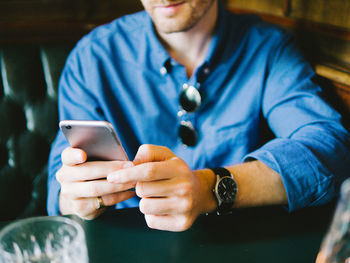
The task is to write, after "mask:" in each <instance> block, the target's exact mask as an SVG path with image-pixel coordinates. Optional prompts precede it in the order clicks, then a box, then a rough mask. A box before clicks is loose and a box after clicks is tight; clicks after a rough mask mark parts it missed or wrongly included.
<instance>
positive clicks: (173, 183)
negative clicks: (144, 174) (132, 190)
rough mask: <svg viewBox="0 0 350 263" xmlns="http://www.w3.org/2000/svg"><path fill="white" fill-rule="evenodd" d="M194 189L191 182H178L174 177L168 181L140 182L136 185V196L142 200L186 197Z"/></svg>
mask: <svg viewBox="0 0 350 263" xmlns="http://www.w3.org/2000/svg"><path fill="white" fill-rule="evenodd" d="M192 188H193V186H192V185H191V182H190V181H189V180H177V178H176V177H173V178H171V179H168V180H159V181H151V182H143V181H138V182H137V183H136V194H137V196H138V197H140V198H144V197H167V196H185V195H187V194H188V193H191V192H192V191H193V190H192Z"/></svg>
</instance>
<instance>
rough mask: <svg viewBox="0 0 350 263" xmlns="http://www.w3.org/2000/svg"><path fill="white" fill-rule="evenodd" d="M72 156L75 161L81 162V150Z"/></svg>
mask: <svg viewBox="0 0 350 263" xmlns="http://www.w3.org/2000/svg"><path fill="white" fill-rule="evenodd" d="M74 157H75V160H76V162H77V163H82V162H83V154H82V153H81V152H78V153H76V154H75V156H74Z"/></svg>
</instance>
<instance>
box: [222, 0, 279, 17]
mask: <svg viewBox="0 0 350 263" xmlns="http://www.w3.org/2000/svg"><path fill="white" fill-rule="evenodd" d="M285 2H286V1H285V0H265V1H262V0H228V1H227V4H228V7H229V8H246V9H250V10H254V11H259V12H261V13H266V14H274V15H283V14H284V12H285Z"/></svg>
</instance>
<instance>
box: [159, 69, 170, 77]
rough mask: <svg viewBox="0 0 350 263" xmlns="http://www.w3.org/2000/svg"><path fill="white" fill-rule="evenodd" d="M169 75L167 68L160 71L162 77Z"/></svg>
mask: <svg viewBox="0 0 350 263" xmlns="http://www.w3.org/2000/svg"><path fill="white" fill-rule="evenodd" d="M167 73H168V71H167V69H166V68H165V67H162V68H161V69H160V74H161V75H162V76H165V75H166V74H167Z"/></svg>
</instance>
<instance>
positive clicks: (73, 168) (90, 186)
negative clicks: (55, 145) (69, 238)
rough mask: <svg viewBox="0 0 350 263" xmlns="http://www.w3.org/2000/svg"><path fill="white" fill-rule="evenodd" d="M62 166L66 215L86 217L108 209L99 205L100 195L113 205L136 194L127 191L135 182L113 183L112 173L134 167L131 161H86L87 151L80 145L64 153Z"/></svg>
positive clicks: (59, 174)
mask: <svg viewBox="0 0 350 263" xmlns="http://www.w3.org/2000/svg"><path fill="white" fill-rule="evenodd" d="M61 158H62V167H61V169H59V170H58V171H57V173H56V178H57V181H58V182H59V183H60V184H61V192H60V198H59V199H60V200H59V203H60V211H61V213H62V214H63V215H66V214H76V215H78V216H79V217H81V218H84V219H89V220H90V219H94V218H96V217H97V216H99V215H100V214H101V213H102V212H103V211H104V210H105V209H103V208H102V209H98V208H99V206H100V204H99V200H98V197H101V198H102V202H103V204H104V205H105V206H113V205H115V204H117V203H119V202H122V201H125V200H127V199H129V198H131V197H133V196H134V195H135V192H134V191H126V190H128V189H131V188H133V187H135V185H136V182H135V183H128V184H111V183H109V182H108V181H107V180H106V177H107V175H108V174H110V173H112V172H113V171H117V170H120V169H123V168H128V167H132V166H133V163H132V162H129V161H96V162H95V161H94V162H86V159H87V157H86V153H85V152H84V151H83V150H81V149H77V148H71V147H68V148H66V149H65V150H64V151H63V152H62V155H61Z"/></svg>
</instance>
